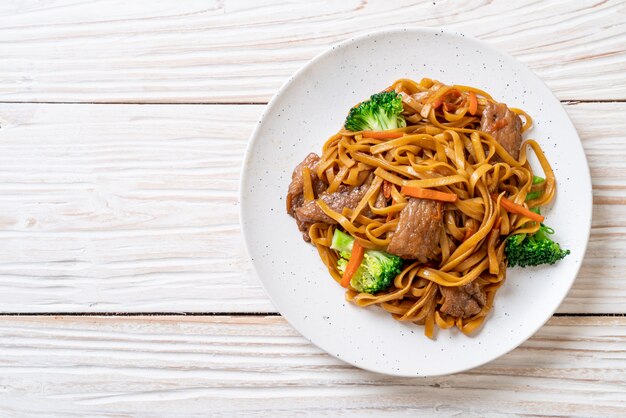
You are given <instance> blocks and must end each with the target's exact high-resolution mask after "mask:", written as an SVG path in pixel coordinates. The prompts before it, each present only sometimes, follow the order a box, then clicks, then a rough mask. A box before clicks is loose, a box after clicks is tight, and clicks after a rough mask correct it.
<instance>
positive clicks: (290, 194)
mask: <svg viewBox="0 0 626 418" xmlns="http://www.w3.org/2000/svg"><path fill="white" fill-rule="evenodd" d="M319 161H320V157H319V156H318V155H317V154H315V153H314V152H312V153H310V154H309V155H307V156H306V157H305V158H304V160H302V162H301V163H300V164H298V165H297V166H296V168H295V169H294V170H293V173H292V174H291V183H290V184H289V190H288V191H287V213H289V214H290V215H291V216H293V214H294V211H295V209H296V207H299V206H302V202H303V200H302V199H297V197H298V196H301V195H302V193H303V189H304V180H303V179H302V169H303V168H304V167H308V168H309V170H310V171H311V182H312V184H313V189H314V191H315V192H316V193H321V192H322V191H323V190H324V189H325V188H326V185H325V184H324V182H323V181H321V180H320V179H319V178H318V177H317V174H316V170H317V164H318V163H319Z"/></svg>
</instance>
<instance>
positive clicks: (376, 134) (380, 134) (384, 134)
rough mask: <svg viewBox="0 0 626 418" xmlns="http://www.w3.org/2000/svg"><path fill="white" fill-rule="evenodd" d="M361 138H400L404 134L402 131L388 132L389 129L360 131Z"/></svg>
mask: <svg viewBox="0 0 626 418" xmlns="http://www.w3.org/2000/svg"><path fill="white" fill-rule="evenodd" d="M361 135H363V138H372V139H394V138H400V137H401V136H402V135H404V132H389V131H363V132H361Z"/></svg>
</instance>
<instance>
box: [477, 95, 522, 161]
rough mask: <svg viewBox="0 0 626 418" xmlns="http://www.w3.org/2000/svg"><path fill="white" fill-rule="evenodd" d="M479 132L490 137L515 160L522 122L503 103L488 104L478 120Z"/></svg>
mask: <svg viewBox="0 0 626 418" xmlns="http://www.w3.org/2000/svg"><path fill="white" fill-rule="evenodd" d="M480 130H481V131H483V132H487V133H488V134H490V135H492V136H493V137H494V138H495V140H496V141H498V142H499V143H500V145H502V147H503V148H504V149H505V150H506V151H507V152H508V153H509V154H511V156H512V157H513V158H515V159H517V158H518V157H519V149H520V145H522V121H521V120H520V118H519V116H517V115H516V114H515V113H513V112H511V111H510V110H509V108H508V107H506V105H505V104H504V103H489V104H487V106H486V107H485V110H484V111H483V115H482V119H481V120H480Z"/></svg>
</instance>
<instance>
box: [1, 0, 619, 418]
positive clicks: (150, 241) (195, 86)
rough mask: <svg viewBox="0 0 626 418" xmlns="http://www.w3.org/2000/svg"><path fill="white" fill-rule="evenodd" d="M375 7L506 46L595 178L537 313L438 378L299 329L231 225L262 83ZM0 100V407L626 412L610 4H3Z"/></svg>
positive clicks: (176, 411)
mask: <svg viewBox="0 0 626 418" xmlns="http://www.w3.org/2000/svg"><path fill="white" fill-rule="evenodd" d="M510 3H511V4H510ZM512 3H515V6H513V5H512ZM395 25H406V26H410V25H422V26H436V27H443V28H448V29H453V30H457V31H463V32H465V33H467V34H469V35H473V36H475V37H477V38H480V39H483V40H485V41H487V42H489V43H491V44H493V45H495V46H496V47H498V48H500V49H502V50H504V51H507V52H509V53H510V54H512V55H514V56H516V57H517V58H518V59H519V60H521V61H522V62H524V63H526V64H527V65H528V66H529V67H530V68H532V69H533V70H534V71H535V72H536V73H537V74H538V75H539V76H540V77H542V78H543V79H544V80H545V81H546V83H548V85H549V86H550V87H551V88H552V90H553V91H554V92H555V93H556V95H557V96H558V97H559V98H560V99H561V100H562V101H563V104H564V106H565V108H566V109H567V111H568V113H569V114H570V116H571V118H572V120H573V122H574V124H575V125H576V127H577V129H578V131H579V133H580V136H581V137H582V140H583V145H584V147H585V150H586V153H587V158H588V159H589V163H590V166H591V173H592V178H593V186H594V220H593V227H592V232H591V239H590V242H589V248H588V251H587V254H586V257H585V262H584V265H583V268H582V270H581V272H580V274H579V277H578V279H577V281H576V283H575V285H574V288H573V289H572V291H571V292H570V294H569V296H568V298H567V299H566V301H565V302H564V303H563V305H562V306H561V307H560V309H559V311H558V313H557V314H556V315H555V317H553V318H552V319H551V320H550V321H549V322H548V324H547V325H546V326H544V327H543V328H542V329H541V330H540V331H539V332H538V333H537V334H536V335H535V336H534V337H533V338H531V339H530V340H529V341H528V342H526V343H525V344H523V345H522V346H521V347H519V348H518V349H516V350H514V351H513V352H511V353H509V354H507V355H505V356H504V357H502V358H500V359H498V360H496V361H494V362H492V363H490V364H488V365H486V366H483V367H481V368H479V369H475V370H472V371H469V372H467V373H462V374H459V375H454V376H448V377H440V378H431V379H408V378H392V377H385V376H380V375H376V374H373V373H369V372H365V371H361V370H358V369H355V368H353V367H350V366H348V365H346V364H344V363H342V362H341V361H339V360H337V359H335V358H333V357H330V356H328V355H326V354H325V353H324V352H322V351H321V350H319V349H317V348H316V347H314V346H312V345H311V344H309V343H308V342H307V341H306V340H305V339H304V338H302V337H301V336H299V334H298V333H297V332H296V331H294V330H293V329H292V328H291V327H290V326H289V325H288V324H286V323H285V321H284V320H283V319H282V318H281V317H280V316H279V315H278V313H277V312H276V310H275V309H274V307H273V306H272V305H271V303H270V302H269V300H268V298H267V297H266V295H265V293H264V291H263V290H262V288H261V286H260V283H259V281H258V280H257V278H256V277H255V276H254V274H253V272H252V269H251V265H250V263H249V261H248V260H247V258H246V255H245V253H244V247H243V243H242V238H241V233H240V228H239V224H238V215H237V205H238V202H237V184H238V179H239V176H240V164H241V160H242V155H243V152H244V148H245V146H246V143H247V141H248V137H249V134H250V132H251V130H252V128H253V126H254V124H255V121H256V119H257V118H258V116H259V115H260V113H261V111H262V110H263V107H264V104H265V103H266V102H267V100H268V99H269V98H270V96H271V94H272V93H273V92H274V91H275V90H276V89H277V88H278V86H279V85H280V84H281V83H282V82H283V81H284V80H285V79H286V78H287V77H288V76H289V75H290V74H291V73H292V72H294V71H295V70H296V69H297V68H298V67H300V66H301V65H303V64H304V63H305V62H306V61H307V60H308V59H310V58H311V57H312V56H314V55H315V54H317V53H319V52H320V51H322V50H324V49H325V48H326V47H327V46H328V45H329V44H331V43H334V42H337V41H341V40H343V39H346V38H348V37H350V36H352V35H354V34H359V33H362V32H365V31H370V30H374V29H382V28H386V27H390V26H395ZM420 76H422V74H415V75H413V77H420ZM0 102H1V103H0V289H1V291H0V311H1V312H2V316H1V317H0V416H2V417H5V416H29V415H31V416H59V417H82V416H87V415H96V416H106V417H117V416H120V417H126V416H132V415H139V416H181V415H185V416H192V415H195V416H206V415H208V414H209V413H211V414H212V415H214V416H223V417H231V416H236V415H242V416H248V415H255V414H258V415H263V416H272V417H279V416H286V417H290V416H294V415H297V414H302V413H305V412H309V413H312V414H313V415H322V416H331V417H332V416H336V415H337V414H338V413H339V412H340V411H343V412H345V413H350V414H353V415H364V416H379V415H380V413H382V412H388V413H389V414H390V415H392V416H404V415H415V414H419V413H422V414H428V415H435V414H439V415H449V414H459V415H462V416H484V415H499V414H522V415H525V414H527V415H535V414H545V415H570V416H571V415H582V416H589V415H598V416H609V415H614V416H620V415H621V416H624V415H626V316H625V315H626V117H625V116H624V115H625V114H626V3H625V2H624V1H615V0H609V1H600V0H593V1H571V2H543V1H531V0H525V1H516V2H505V1H494V2H492V1H463V2H453V1H423V2H410V1H398V2H396V1H390V0H380V1H379V0H376V1H371V0H370V1H361V0H345V1H341V2H330V1H328V2H312V1H301V2H295V1H294V2H284V1H278V0H263V1H252V0H250V1H244V0H239V1H237V0H209V1H184V2H181V1H142V2H125V1H110V2H105V1H94V2H78V1H8V2H2V3H0ZM563 140H567V138H563ZM572 227H573V228H575V227H576V225H572Z"/></svg>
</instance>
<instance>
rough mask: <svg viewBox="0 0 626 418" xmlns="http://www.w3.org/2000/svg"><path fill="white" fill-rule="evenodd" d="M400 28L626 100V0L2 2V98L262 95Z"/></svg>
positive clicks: (573, 90) (560, 85)
mask: <svg viewBox="0 0 626 418" xmlns="http://www.w3.org/2000/svg"><path fill="white" fill-rule="evenodd" d="M398 26H427V27H438V28H445V29H449V30H452V31H460V32H463V33H466V34H467V35H472V36H474V37H477V38H479V39H483V40H485V41H488V42H489V43H490V44H493V45H494V46H496V47H498V48H500V49H501V50H503V51H506V52H508V53H510V54H512V55H513V56H515V57H517V58H518V59H519V60H521V61H522V62H524V63H525V64H527V65H528V66H529V67H530V68H531V69H533V70H534V71H535V72H536V73H537V74H538V75H539V76H540V77H541V78H543V79H544V80H545V81H546V82H547V83H548V85H549V86H550V88H551V89H552V90H553V91H554V92H555V93H556V94H557V96H558V97H559V98H561V99H588V100H598V99H626V3H624V2H623V1H621V0H609V1H597V0H584V1H582V0H581V1H572V2H561V1H558V2H555V1H553V2H540V1H535V0H523V1H516V2H508V1H487V0H472V1H464V2H460V3H459V2H455V1H452V0H449V1H436V2H435V1H430V0H428V1H410V0H401V1H388V0H373V1H364V0H346V1H337V2H335V1H318V2H298V1H290V2H285V1H279V0H263V1H256V0H255V1H252V0H221V1H220V0H210V1H204V0H196V1H185V2H170V1H140V2H124V1H114V2H109V1H94V2H75V1H56V0H50V1H36V2H11V1H9V2H3V3H2V4H1V5H0V39H2V42H0V56H1V57H2V60H0V78H1V79H2V81H3V82H2V83H0V100H3V101H20V102H28V101H55V102H58V101H61V102H63V101H68V102H75V101H77V102H162V103H163V102H181V103H182V102H202V103H210V102H244V103H245V102H257V101H260V102H264V101H267V100H268V99H269V97H270V96H271V95H272V94H273V92H274V91H275V90H276V89H277V88H278V87H279V86H280V84H282V82H283V81H285V80H286V79H287V77H288V76H289V75H291V74H292V73H293V72H294V71H295V70H296V69H298V68H299V67H300V66H302V65H303V64H304V63H305V62H306V61H307V60H309V59H310V58H312V57H313V56H315V55H316V54H318V53H320V52H322V51H323V50H324V49H326V48H327V47H328V46H329V45H331V44H333V43H336V42H339V41H342V40H345V39H348V38H350V37H352V36H354V35H358V34H362V33H365V32H368V31H372V30H377V29H384V28H389V27H398ZM399 58H400V59H401V54H399Z"/></svg>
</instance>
